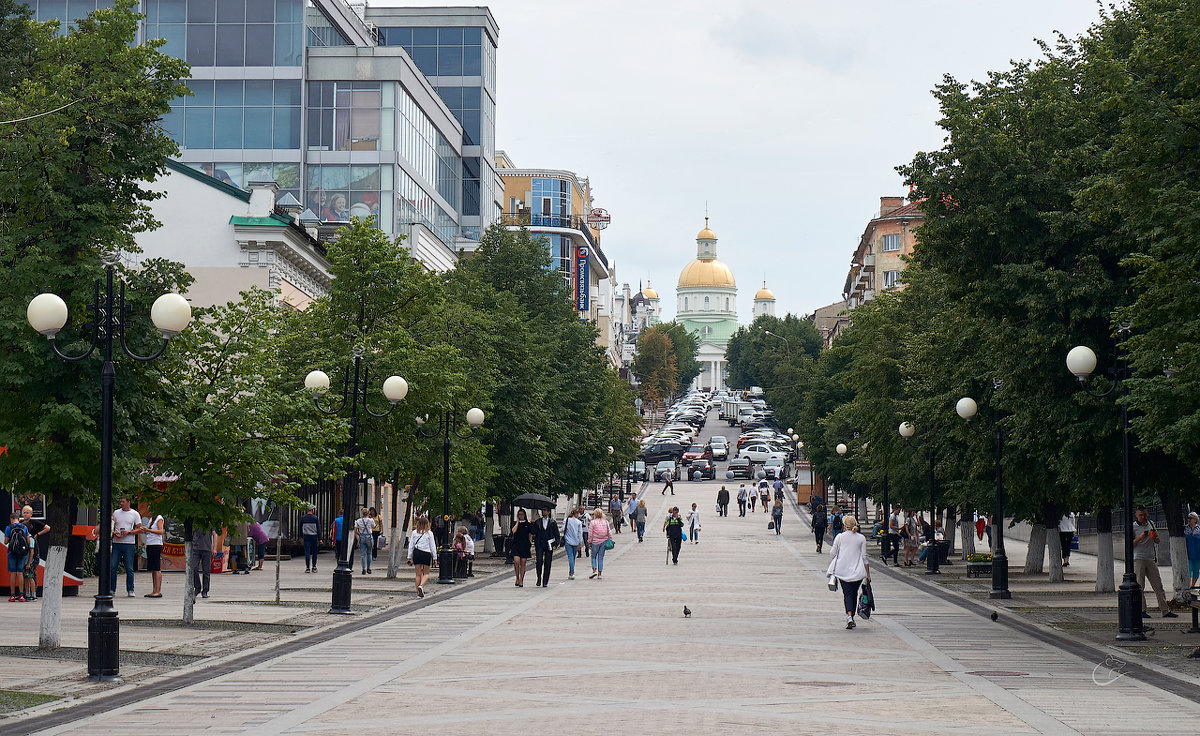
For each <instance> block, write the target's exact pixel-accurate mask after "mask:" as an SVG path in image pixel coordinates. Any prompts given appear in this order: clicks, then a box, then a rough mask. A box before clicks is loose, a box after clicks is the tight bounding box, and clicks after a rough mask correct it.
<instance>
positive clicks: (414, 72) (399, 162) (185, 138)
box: [28, 0, 499, 252]
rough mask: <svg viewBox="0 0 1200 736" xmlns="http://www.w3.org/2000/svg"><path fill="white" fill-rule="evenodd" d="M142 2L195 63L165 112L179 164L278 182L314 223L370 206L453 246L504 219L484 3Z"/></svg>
mask: <svg viewBox="0 0 1200 736" xmlns="http://www.w3.org/2000/svg"><path fill="white" fill-rule="evenodd" d="M112 4H113V3H112V0H32V1H31V2H29V3H28V5H29V6H30V7H31V8H33V10H34V12H35V17H36V18H37V19H38V20H48V19H50V18H58V19H60V20H64V21H66V22H67V23H69V22H70V21H71V20H73V19H75V18H79V17H82V16H84V15H86V14H87V13H89V12H91V11H93V10H96V9H98V8H105V7H110V6H111V5H112ZM140 10H141V12H142V13H144V14H145V15H146V19H145V21H144V22H143V26H142V30H141V34H142V39H146V38H162V39H164V40H165V42H166V43H165V45H164V46H163V47H162V50H163V51H164V52H165V53H168V54H170V55H172V56H176V57H178V58H181V59H183V60H185V61H187V62H188V63H189V64H191V66H192V78H191V79H190V80H188V83H187V84H188V87H189V89H190V90H191V92H192V96H190V97H184V98H180V99H179V100H177V101H176V104H175V105H174V106H173V109H172V111H171V112H170V113H169V114H168V115H167V116H165V118H164V120H163V127H164V129H165V130H166V131H167V132H168V133H169V134H170V135H171V136H172V137H173V138H174V139H175V140H176V141H178V143H179V145H180V148H181V154H180V161H181V162H183V163H185V164H187V165H190V166H192V167H194V168H197V169H200V170H202V171H204V172H205V173H207V174H209V175H211V176H214V177H216V178H218V179H220V180H222V181H225V182H226V183H230V184H233V185H235V186H239V187H247V186H248V185H249V183H250V182H251V181H260V180H273V181H275V182H277V183H278V184H279V187H280V189H281V196H282V194H283V193H284V192H286V193H290V194H291V195H292V196H294V197H295V198H296V199H297V200H298V201H300V202H301V203H303V204H304V205H305V206H306V208H307V209H308V210H310V211H311V215H312V216H315V217H317V218H318V219H320V220H323V221H328V222H340V221H345V220H347V219H349V217H350V216H366V215H368V214H373V215H376V216H377V218H378V222H379V225H380V227H381V228H383V229H384V230H385V231H387V232H389V233H396V234H399V233H407V234H414V233H417V234H427V236H432V237H433V238H436V239H437V241H439V242H440V244H441V245H442V246H443V247H444V248H446V249H448V250H449V251H450V252H455V251H457V250H458V249H460V248H465V249H468V250H469V249H471V248H472V247H473V245H474V243H473V242H472V241H473V240H478V237H479V234H480V233H481V232H482V229H483V228H484V227H486V226H487V225H489V224H491V223H492V222H494V221H495V220H497V219H499V205H498V204H497V203H496V201H495V200H496V184H495V182H496V176H495V168H494V164H493V163H492V162H491V154H490V153H486V152H490V151H493V150H494V148H495V60H496V38H497V34H498V29H497V27H496V24H495V21H494V20H493V19H492V17H491V14H490V13H489V12H488V10H487V9H486V8H430V7H425V8H381V9H374V8H363V7H359V8H358V9H356V8H354V7H352V6H351V5H350V4H349V3H347V2H345V0H142V2H141V5H140ZM65 25H66V24H65V23H64V26H65ZM414 56H415V57H419V58H420V59H421V61H420V62H417V61H416V58H414Z"/></svg>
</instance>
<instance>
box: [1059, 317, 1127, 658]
mask: <svg viewBox="0 0 1200 736" xmlns="http://www.w3.org/2000/svg"><path fill="white" fill-rule="evenodd" d="M1121 332H1122V334H1127V333H1128V332H1129V325H1128V324H1123V325H1121ZM1067 370H1069V371H1071V373H1073V374H1075V377H1076V378H1077V379H1079V387H1080V388H1082V389H1083V390H1084V392H1086V393H1087V394H1089V395H1090V396H1097V397H1099V396H1107V395H1109V394H1110V393H1112V392H1113V391H1114V390H1115V389H1116V387H1117V384H1120V386H1121V394H1122V396H1123V397H1125V400H1123V401H1121V402H1120V404H1121V488H1122V491H1123V492H1124V496H1125V514H1124V516H1125V574H1124V575H1123V576H1121V587H1120V588H1119V589H1118V590H1117V621H1118V624H1119V626H1120V630H1119V631H1118V633H1117V639H1118V640H1120V641H1142V640H1144V639H1145V638H1146V631H1145V628H1144V627H1143V625H1142V586H1140V585H1138V583H1137V576H1136V575H1135V574H1134V570H1133V479H1132V478H1131V477H1130V474H1129V405H1128V403H1127V402H1128V396H1129V386H1128V384H1127V383H1126V379H1127V378H1128V377H1129V366H1128V364H1127V363H1126V361H1125V357H1124V355H1121V356H1119V357H1118V359H1117V375H1116V379H1117V380H1116V381H1115V382H1113V384H1112V386H1110V387H1109V389H1108V390H1107V391H1105V392H1103V393H1097V392H1094V391H1091V390H1089V389H1088V387H1087V384H1086V383H1085V381H1086V380H1087V377H1088V376H1090V375H1091V374H1092V371H1094V370H1096V354H1095V353H1094V352H1092V349H1091V348H1089V347H1087V346H1085V345H1079V346H1076V347H1073V348H1071V351H1070V352H1068V353H1067Z"/></svg>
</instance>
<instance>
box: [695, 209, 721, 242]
mask: <svg viewBox="0 0 1200 736" xmlns="http://www.w3.org/2000/svg"><path fill="white" fill-rule="evenodd" d="M716 239H717V234H716V233H714V232H713V231H712V230H709V229H708V215H705V216H704V229H703V230H701V231H700V232H698V233H696V240H716Z"/></svg>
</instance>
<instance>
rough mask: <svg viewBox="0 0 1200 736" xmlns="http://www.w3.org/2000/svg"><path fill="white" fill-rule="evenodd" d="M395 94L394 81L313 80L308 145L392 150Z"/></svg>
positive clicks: (311, 147)
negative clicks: (385, 133) (392, 82)
mask: <svg viewBox="0 0 1200 736" xmlns="http://www.w3.org/2000/svg"><path fill="white" fill-rule="evenodd" d="M394 97H395V85H394V84H391V83H382V82H309V84H308V149H309V150H310V151H390V150H392V148H393V146H392V139H393V137H394V132H393V130H392V128H393V127H394V120H395V104H394ZM385 98H386V99H385ZM385 129H386V132H387V135H384V131H385ZM431 178H432V177H431Z"/></svg>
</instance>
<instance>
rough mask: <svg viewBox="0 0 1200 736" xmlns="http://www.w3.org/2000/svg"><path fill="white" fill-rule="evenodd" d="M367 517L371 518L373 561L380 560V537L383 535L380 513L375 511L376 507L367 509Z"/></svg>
mask: <svg viewBox="0 0 1200 736" xmlns="http://www.w3.org/2000/svg"><path fill="white" fill-rule="evenodd" d="M367 516H370V517H371V525H372V528H371V541H372V542H374V544H372V545H371V559H378V558H379V535H380V534H382V533H383V524H382V522H380V520H379V512H378V511H376V510H375V507H374V506H372V507H371V508H369V509H367Z"/></svg>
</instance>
